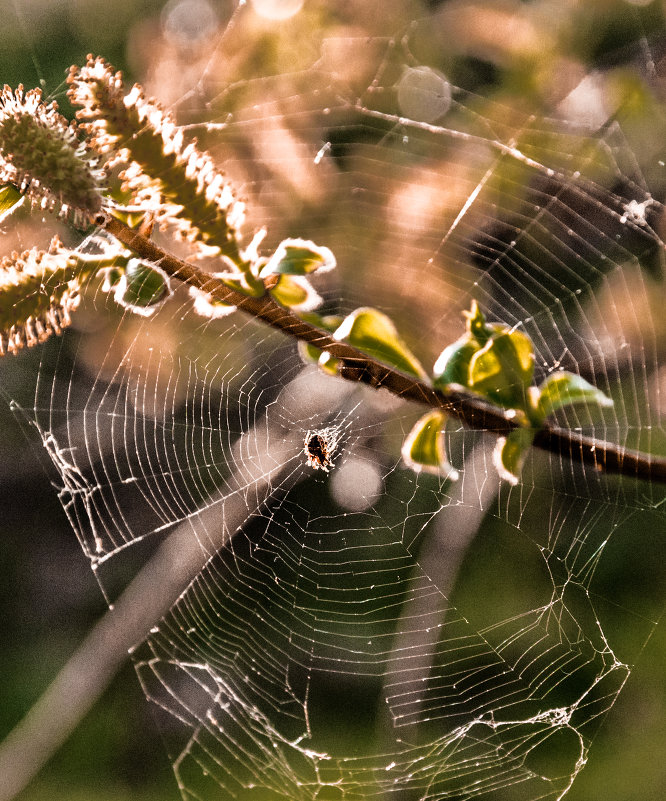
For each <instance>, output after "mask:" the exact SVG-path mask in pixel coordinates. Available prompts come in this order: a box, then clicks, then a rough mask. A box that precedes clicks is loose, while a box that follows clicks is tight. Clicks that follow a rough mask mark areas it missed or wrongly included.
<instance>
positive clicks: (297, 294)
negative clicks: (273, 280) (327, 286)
mask: <svg viewBox="0 0 666 801" xmlns="http://www.w3.org/2000/svg"><path fill="white" fill-rule="evenodd" d="M269 293H270V294H271V295H272V296H273V297H274V298H275V300H277V302H278V303H279V304H280V305H281V306H285V307H286V308H288V309H294V311H311V310H312V309H316V308H317V306H320V305H321V303H322V300H321V297H320V296H319V295H318V294H317V293H316V292H315V290H314V287H312V286H311V284H310V282H309V281H308V280H307V278H303V277H302V276H300V275H286V274H283V275H281V276H280V277H279V279H278V282H277V284H276V285H275V286H274V287H273V288H272V289H271V290H270V292H269Z"/></svg>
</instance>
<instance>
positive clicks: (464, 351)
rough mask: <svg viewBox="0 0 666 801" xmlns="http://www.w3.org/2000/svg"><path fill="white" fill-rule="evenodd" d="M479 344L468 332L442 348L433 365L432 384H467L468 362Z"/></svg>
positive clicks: (444, 385) (440, 385) (438, 385)
mask: <svg viewBox="0 0 666 801" xmlns="http://www.w3.org/2000/svg"><path fill="white" fill-rule="evenodd" d="M480 348H481V346H480V345H479V343H478V342H477V341H476V340H475V339H474V338H473V337H470V336H469V334H465V335H464V336H462V337H460V339H457V340H456V341H455V342H454V343H453V344H452V345H449V346H448V347H446V348H444V350H443V351H442V352H441V353H440V355H439V357H438V359H437V361H436V362H435V365H434V367H433V377H434V381H433V384H434V385H435V386H436V387H446V386H448V385H449V384H461V385H462V386H463V387H467V386H469V363H470V361H471V360H472V356H474V354H475V353H476V352H477V351H478V350H480Z"/></svg>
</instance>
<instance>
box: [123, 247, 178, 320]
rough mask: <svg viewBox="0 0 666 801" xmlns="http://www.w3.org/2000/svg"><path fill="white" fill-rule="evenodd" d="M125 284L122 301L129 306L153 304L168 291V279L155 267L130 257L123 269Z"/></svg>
mask: <svg viewBox="0 0 666 801" xmlns="http://www.w3.org/2000/svg"><path fill="white" fill-rule="evenodd" d="M125 277H126V278H127V286H126V287H125V292H124V295H123V301H124V302H125V303H126V304H129V305H131V306H140V307H142V308H143V307H146V306H153V305H154V304H155V303H159V301H160V300H162V298H163V297H164V296H165V295H166V294H167V293H168V292H169V279H168V278H167V276H166V275H165V274H164V273H163V272H162V271H161V270H158V269H156V268H155V267H149V266H148V265H147V264H146V263H145V262H142V261H140V260H139V259H131V260H130V262H129V263H128V265H127V269H126V270H125Z"/></svg>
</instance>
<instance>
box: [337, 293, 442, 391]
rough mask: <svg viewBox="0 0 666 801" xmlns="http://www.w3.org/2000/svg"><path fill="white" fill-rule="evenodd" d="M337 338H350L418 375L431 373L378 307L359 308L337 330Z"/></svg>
mask: <svg viewBox="0 0 666 801" xmlns="http://www.w3.org/2000/svg"><path fill="white" fill-rule="evenodd" d="M334 337H335V338H336V339H337V340H340V341H344V342H349V344H350V345H354V347H356V348H359V350H362V351H363V352H364V353H367V354H368V355H369V356H373V357H374V358H376V359H378V360H379V361H381V362H384V363H385V364H389V365H391V367H396V368H397V369H398V370H401V371H402V372H403V373H408V374H409V375H413V376H415V377H417V378H425V379H427V378H428V376H427V374H426V372H425V370H424V369H423V367H422V366H421V364H420V362H419V361H418V359H417V358H416V356H414V354H413V353H412V352H411V351H410V350H409V348H408V347H407V345H406V344H405V343H404V342H403V340H402V339H401V338H400V335H399V334H398V331H397V329H396V327H395V325H394V324H393V322H392V321H391V319H390V318H388V317H387V316H386V315H385V314H382V312H380V311H377V309H370V308H361V309H356V310H355V311H353V312H352V313H351V314H349V315H348V316H347V317H345V319H344V320H343V322H342V324H341V325H340V327H339V328H338V329H337V331H336V332H335V334H334Z"/></svg>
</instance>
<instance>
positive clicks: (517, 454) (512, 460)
mask: <svg viewBox="0 0 666 801" xmlns="http://www.w3.org/2000/svg"><path fill="white" fill-rule="evenodd" d="M534 434H535V431H534V429H532V428H516V429H514V430H513V431H512V432H511V433H510V434H509V435H508V436H506V437H498V439H497V445H496V447H495V451H494V453H493V463H494V465H495V468H496V469H497V472H498V473H499V475H500V478H503V479H504V480H505V481H508V482H509V483H510V484H517V483H518V477H519V476H520V471H521V469H522V467H523V462H524V461H525V457H526V456H527V452H528V451H529V449H530V447H531V445H532V442H534Z"/></svg>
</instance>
